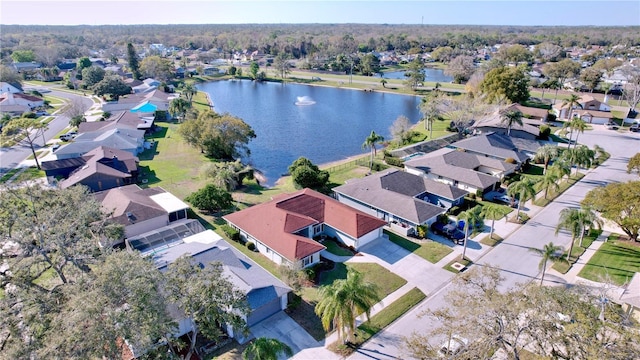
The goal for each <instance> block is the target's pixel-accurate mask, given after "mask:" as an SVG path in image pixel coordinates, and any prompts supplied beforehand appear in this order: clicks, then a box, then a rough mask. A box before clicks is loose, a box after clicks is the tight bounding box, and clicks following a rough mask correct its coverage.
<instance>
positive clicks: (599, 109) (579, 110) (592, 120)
mask: <svg viewBox="0 0 640 360" xmlns="http://www.w3.org/2000/svg"><path fill="white" fill-rule="evenodd" d="M553 111H554V113H555V114H556V116H557V117H558V119H565V120H566V119H567V117H568V116H569V106H568V105H563V104H562V102H558V103H556V104H555V105H553ZM572 116H573V117H579V118H581V119H582V120H584V121H585V122H586V123H587V124H607V123H609V122H611V120H612V119H613V117H614V116H613V114H612V113H611V107H610V106H609V105H607V104H606V103H603V102H601V101H600V100H598V99H596V98H594V97H593V96H591V95H587V94H582V95H580V106H574V107H573V112H572Z"/></svg>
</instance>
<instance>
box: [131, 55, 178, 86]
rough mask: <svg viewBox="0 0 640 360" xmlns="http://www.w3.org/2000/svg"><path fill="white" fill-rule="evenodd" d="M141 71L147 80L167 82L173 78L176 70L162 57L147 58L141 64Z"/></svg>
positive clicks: (169, 61)
mask: <svg viewBox="0 0 640 360" xmlns="http://www.w3.org/2000/svg"><path fill="white" fill-rule="evenodd" d="M140 71H141V72H142V75H144V76H145V77H147V78H154V79H156V80H160V81H167V80H169V79H171V78H172V77H173V74H174V73H175V68H174V66H173V63H172V62H171V60H169V59H165V58H161V57H160V56H157V55H154V56H147V57H145V58H144V59H142V61H141V62H140Z"/></svg>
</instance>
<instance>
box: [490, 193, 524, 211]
mask: <svg viewBox="0 0 640 360" xmlns="http://www.w3.org/2000/svg"><path fill="white" fill-rule="evenodd" d="M493 202H497V203H500V204H505V205H509V206H511V207H512V208H516V207H518V199H514V198H512V197H511V196H509V195H500V196H496V197H494V198H493Z"/></svg>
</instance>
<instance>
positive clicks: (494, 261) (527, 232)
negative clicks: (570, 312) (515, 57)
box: [349, 125, 640, 360]
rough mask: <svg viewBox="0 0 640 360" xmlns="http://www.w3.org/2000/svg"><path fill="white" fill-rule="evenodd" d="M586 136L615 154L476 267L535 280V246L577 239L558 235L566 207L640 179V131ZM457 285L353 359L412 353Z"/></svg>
mask: <svg viewBox="0 0 640 360" xmlns="http://www.w3.org/2000/svg"><path fill="white" fill-rule="evenodd" d="M580 140H581V141H580V142H581V143H584V144H586V145H588V146H589V147H593V145H596V144H598V145H600V146H602V147H603V148H604V149H605V150H606V151H607V152H609V153H610V154H611V158H610V159H609V160H607V161H606V162H605V163H604V164H603V165H602V166H600V167H598V168H596V169H594V170H591V171H590V172H588V173H587V175H586V176H585V177H584V178H583V179H582V180H581V181H580V182H578V183H577V184H576V185H574V186H572V187H571V188H570V189H569V190H567V191H566V192H565V193H564V194H562V195H561V196H559V197H558V198H557V199H556V200H555V201H553V202H552V203H551V204H549V205H547V206H546V207H545V208H543V209H542V210H541V211H540V212H539V213H538V214H537V215H535V216H534V217H533V218H532V219H531V220H530V221H529V222H527V223H526V224H525V225H523V226H521V227H520V228H519V229H518V230H516V231H514V232H513V233H512V234H511V235H509V236H508V237H507V238H506V239H505V240H504V241H503V242H502V243H501V244H500V245H498V246H496V247H495V248H494V249H492V250H491V251H489V252H488V253H486V254H485V255H484V256H481V258H480V259H475V260H476V264H477V265H474V266H498V267H500V268H501V269H502V272H501V275H502V276H503V277H504V278H505V281H504V287H505V288H507V287H512V286H514V285H516V284H519V283H523V282H529V281H532V280H534V279H535V278H536V277H538V276H539V271H538V263H539V261H540V258H539V255H536V254H534V253H532V252H530V251H529V250H528V249H529V248H531V247H534V248H538V249H541V248H542V247H543V246H544V244H547V243H549V242H550V241H553V243H554V244H556V245H562V246H564V247H565V248H567V247H568V245H569V243H570V242H571V237H570V236H569V234H567V233H566V232H561V233H559V234H558V236H557V237H556V236H555V235H554V232H555V225H556V224H557V222H558V218H559V213H560V211H561V210H562V209H564V208H566V207H578V206H579V204H580V201H581V200H582V199H583V198H584V196H585V195H586V193H587V192H588V191H589V190H591V189H593V188H595V187H598V186H602V185H605V184H607V183H610V182H626V181H629V180H637V175H630V174H627V172H626V165H627V162H628V161H629V158H630V157H631V156H633V155H634V154H635V153H636V152H638V151H640V134H638V133H629V132H625V133H619V132H617V131H612V130H607V129H605V128H604V126H603V125H594V130H592V131H586V132H585V133H584V134H581V136H580ZM425 276H429V274H425ZM545 280H547V281H553V280H556V281H560V280H562V279H552V278H550V277H546V278H545ZM451 289H452V285H451V284H450V283H449V284H447V285H446V286H445V287H444V288H443V289H442V290H440V291H438V292H436V293H435V294H429V298H428V299H427V300H425V301H424V302H423V303H421V304H420V305H419V306H417V307H416V308H414V309H413V310H411V311H410V312H408V313H406V314H405V315H404V316H403V317H401V318H400V319H398V320H397V321H396V322H394V323H393V324H391V326H389V327H387V328H386V329H384V330H383V331H381V332H380V333H378V334H377V335H376V336H374V337H373V338H372V339H371V340H370V341H369V342H367V343H366V344H365V345H364V346H362V347H361V348H360V349H359V350H358V351H357V352H356V353H354V354H353V355H352V356H351V357H349V359H368V360H371V359H406V358H408V356H407V355H406V354H405V353H403V350H402V344H403V339H404V337H406V336H409V335H411V334H412V333H413V332H417V333H421V334H427V333H429V332H430V331H431V330H433V328H435V327H436V326H437V324H433V323H430V322H428V321H427V320H426V319H423V318H420V317H419V314H421V313H422V312H424V311H425V310H427V309H431V310H435V309H438V308H442V307H445V306H447V302H446V300H445V296H446V294H447V293H448V292H449V291H450V290H451ZM432 345H437V344H432Z"/></svg>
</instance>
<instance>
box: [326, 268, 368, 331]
mask: <svg viewBox="0 0 640 360" xmlns="http://www.w3.org/2000/svg"><path fill="white" fill-rule="evenodd" d="M319 295H320V300H319V301H318V303H317V304H316V307H315V313H316V314H317V315H318V316H319V317H320V320H321V321H322V326H323V327H324V329H325V330H327V331H329V330H330V329H331V328H334V329H336V331H337V332H338V337H339V338H340V340H342V341H344V342H347V341H351V340H352V339H353V333H354V331H355V330H356V317H358V316H359V315H360V314H361V313H364V314H365V315H366V317H367V318H368V317H369V314H370V311H371V308H372V307H373V305H375V304H376V303H377V302H378V301H380V297H379V295H378V293H377V287H376V286H375V284H372V283H369V282H365V280H364V279H363V277H362V274H361V273H359V272H358V271H355V270H353V269H351V268H348V270H347V278H346V279H341V280H336V281H334V282H333V283H332V284H331V285H324V286H321V287H320V290H319Z"/></svg>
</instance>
